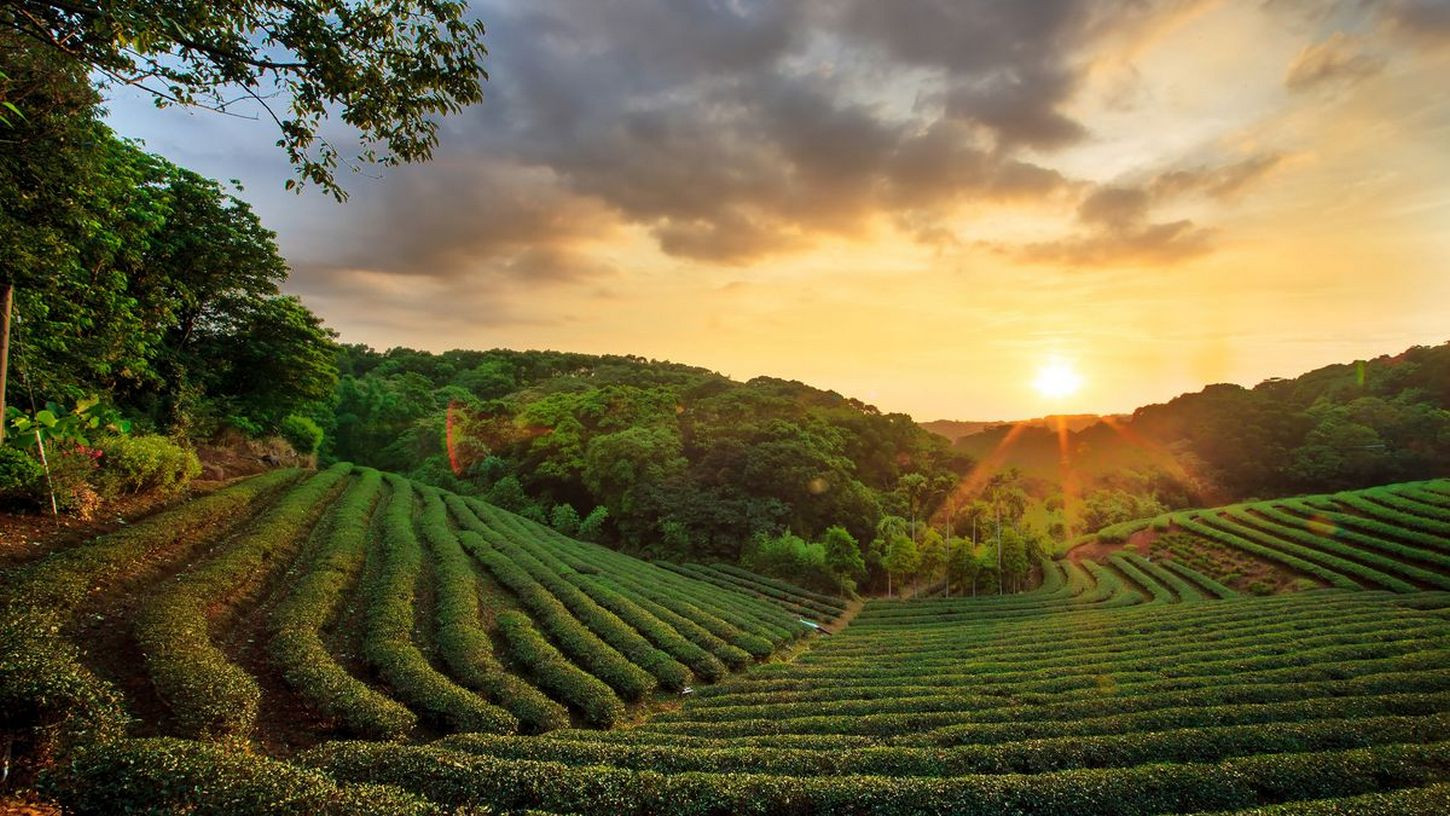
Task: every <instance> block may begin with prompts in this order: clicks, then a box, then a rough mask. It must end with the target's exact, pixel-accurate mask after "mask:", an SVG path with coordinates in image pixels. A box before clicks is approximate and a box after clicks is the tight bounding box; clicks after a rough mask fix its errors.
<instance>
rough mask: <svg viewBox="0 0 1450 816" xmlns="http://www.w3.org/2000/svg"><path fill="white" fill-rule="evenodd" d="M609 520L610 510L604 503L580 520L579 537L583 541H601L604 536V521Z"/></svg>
mask: <svg viewBox="0 0 1450 816" xmlns="http://www.w3.org/2000/svg"><path fill="white" fill-rule="evenodd" d="M608 520H609V511H608V510H606V509H605V508H604V505H602V504H601V505H599V506H598V507H595V508H594V509H593V510H590V511H589V515H587V516H585V517H584V520H583V521H581V522H579V538H580V540H581V541H592V542H594V543H596V544H597V543H599V542H600V541H601V540H602V539H603V538H604V523H605V522H606V521H608Z"/></svg>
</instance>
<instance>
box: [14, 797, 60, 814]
mask: <svg viewBox="0 0 1450 816" xmlns="http://www.w3.org/2000/svg"><path fill="white" fill-rule="evenodd" d="M60 814H61V810H60V808H59V807H58V806H56V805H53V804H50V803H49V802H42V801H40V800H39V799H36V798H35V797H34V794H31V793H29V792H26V793H24V794H21V795H16V796H0V816H60Z"/></svg>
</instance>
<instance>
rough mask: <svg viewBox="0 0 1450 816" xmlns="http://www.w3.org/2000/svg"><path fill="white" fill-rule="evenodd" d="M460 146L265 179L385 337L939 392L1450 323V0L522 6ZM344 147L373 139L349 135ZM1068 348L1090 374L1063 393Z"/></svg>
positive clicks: (273, 153)
mask: <svg viewBox="0 0 1450 816" xmlns="http://www.w3.org/2000/svg"><path fill="white" fill-rule="evenodd" d="M474 11H475V13H476V14H477V15H478V16H479V17H481V18H482V19H483V20H485V21H486V22H487V24H488V26H489V33H488V37H487V38H486V40H487V42H488V45H489V49H490V58H489V60H488V63H487V68H488V71H489V73H490V76H491V79H490V80H489V82H488V83H487V85H486V86H485V94H486V97H487V99H486V101H485V102H484V103H483V104H482V105H479V106H476V107H474V108H471V109H469V110H467V111H465V112H464V113H462V114H460V115H457V116H454V117H451V118H449V119H447V120H446V121H445V122H444V126H443V128H442V132H441V138H442V144H441V146H440V147H439V149H438V151H437V153H436V156H435V159H434V161H432V162H431V163H428V164H423V165H417V166H410V167H404V168H394V169H385V170H368V171H366V174H364V175H356V176H352V177H351V178H350V179H349V180H348V183H347V186H348V188H349V190H350V191H351V199H350V200H349V201H348V202H347V203H346V204H336V203H334V202H333V201H332V200H331V199H330V198H328V197H326V196H325V195H323V194H322V193H321V192H320V191H317V190H309V191H307V192H305V193H304V194H302V195H301V196H296V195H293V194H291V193H287V192H284V191H283V190H282V185H283V183H284V181H285V180H286V179H287V178H289V177H290V170H289V168H288V167H287V166H286V163H285V159H284V157H283V155H282V154H281V152H280V151H279V150H277V149H276V148H275V147H274V146H273V143H274V142H275V140H276V138H277V136H276V133H275V132H274V130H273V129H272V126H271V124H270V122H263V121H261V120H260V119H258V120H255V121H254V120H248V119H239V118H235V117H223V116H219V115H217V114H213V113H207V112H197V113H190V112H187V111H182V110H174V109H172V110H163V111H157V110H155V109H154V108H152V107H151V105H150V103H149V102H148V101H146V100H143V99H141V98H140V97H139V96H134V95H131V94H129V93H127V92H115V93H114V94H113V97H112V99H111V101H110V103H109V107H110V109H111V116H110V120H111V122H112V124H113V126H114V127H115V128H116V129H117V131H118V132H119V133H120V134H121V135H124V136H130V137H136V138H142V139H144V140H145V142H146V145H147V147H148V148H149V149H151V150H153V151H156V152H159V153H161V154H163V155H165V156H167V157H169V158H171V159H172V160H174V161H176V162H178V163H180V164H183V165H185V166H188V167H191V168H193V169H195V170H198V171H200V172H203V173H206V174H208V175H212V176H215V177H218V178H222V179H229V178H236V179H239V180H241V181H242V182H243V184H244V186H245V191H244V192H243V193H242V195H243V196H244V197H245V198H247V199H248V200H250V201H252V202H253V203H254V204H255V206H256V207H257V209H258V211H259V212H260V213H261V215H262V217H263V219H264V221H265V222H266V223H267V224H268V225H269V226H270V227H271V228H272V229H275V230H276V231H277V232H278V234H279V239H280V243H281V247H282V250H283V253H284V254H285V256H286V257H287V258H288V260H289V262H290V263H291V265H292V268H293V275H292V279H291V282H290V283H289V285H288V289H289V291H292V292H294V293H297V294H299V295H301V296H302V297H303V299H304V300H305V301H306V303H307V304H308V305H309V306H311V307H312V308H313V309H314V310H316V311H317V312H319V313H320V314H321V315H322V316H323V317H324V318H325V319H326V321H327V322H328V324H329V325H330V326H332V327H333V328H335V329H337V330H338V331H340V332H341V334H342V339H343V340H344V341H347V342H364V343H368V344H370V345H373V346H375V347H379V348H385V347H388V346H393V345H406V346H411V347H414V348H422V349H430V350H434V351H442V350H445V349H449V348H492V347H508V348H520V349H522V348H553V349H561V350H569V351H583V352H598V353H621V354H638V355H643V356H646V357H653V358H661V359H670V360H674V361H678V362H683V363H689V364H694V365H700V366H705V367H708V368H712V369H716V370H719V371H720V372H722V373H724V374H728V375H730V376H732V377H735V378H738V379H748V378H750V377H753V376H757V375H763V374H764V375H771V376H777V377H785V378H790V379H799V380H802V381H804V382H807V383H810V384H812V385H816V386H820V387H824V388H831V389H834V390H837V391H840V392H842V393H844V394H847V395H850V396H855V397H859V398H861V399H864V400H866V401H868V402H872V403H874V404H876V405H878V406H879V407H881V408H882V409H883V410H890V411H905V412H907V413H910V414H912V415H913V416H914V417H916V418H917V419H919V420H928V419H936V418H953V419H1006V418H1016V417H1027V416H1038V415H1041V414H1044V413H1048V412H1058V411H1062V412H1087V411H1101V412H1107V411H1123V410H1131V409H1132V408H1133V407H1135V406H1137V405H1140V404H1144V403H1149V402H1160V401H1163V400H1165V399H1168V398H1170V397H1172V396H1174V395H1176V394H1178V393H1180V392H1183V391H1191V390H1197V389H1199V388H1200V387H1202V386H1203V385H1204V384H1205V383H1209V382H1225V381H1227V382H1239V383H1243V384H1246V385H1251V384H1253V383H1255V382H1258V381H1259V380H1261V379H1263V378H1265V377H1269V376H1293V375H1296V374H1298V373H1301V372H1303V371H1305V370H1308V369H1310V368H1314V367H1317V366H1320V365H1323V364H1326V363H1331V362H1340V361H1347V360H1351V359H1354V358H1356V357H1366V356H1376V355H1379V354H1382V353H1393V352H1396V351H1400V350H1403V349H1404V348H1406V347H1408V346H1410V345H1415V344H1438V343H1442V342H1445V341H1446V340H1450V148H1447V146H1450V93H1447V90H1446V77H1450V0H1401V1H1400V2H1395V0H1386V1H1385V2H1343V3H1339V4H1332V3H1328V2H1308V1H1306V2H1296V1H1295V0H1263V2H1146V1H1145V2H1137V3H1120V2H1086V1H1074V0H1042V1H1041V2H1018V1H1017V0H1003V1H1002V2H985V0H983V1H981V2H945V0H892V2H882V1H881V0H849V1H847V2H825V0H803V1H802V2H777V1H776V0H708V1H707V0H696V1H693V2H683V1H682V0H613V1H612V2H602V1H601V0H513V1H512V2H504V0H495V1H494V2H486V3H475V4H474ZM335 136H336V137H337V139H338V140H339V141H342V142H346V141H348V140H349V137H348V135H347V132H346V131H345V130H342V129H339V130H337V131H336V133H335ZM1048 360H1059V361H1066V363H1067V364H1070V365H1071V366H1073V367H1074V368H1075V369H1076V371H1077V372H1079V373H1080V374H1081V376H1082V378H1083V380H1084V382H1083V386H1082V388H1081V390H1080V391H1078V393H1077V394H1075V395H1074V396H1072V397H1065V398H1062V399H1057V400H1051V399H1048V398H1046V397H1044V396H1042V395H1041V394H1040V393H1039V392H1038V391H1037V390H1034V388H1033V387H1032V382H1033V377H1034V374H1035V373H1036V372H1037V371H1038V370H1039V369H1040V368H1041V367H1042V366H1043V365H1044V364H1045V362H1046V361H1048Z"/></svg>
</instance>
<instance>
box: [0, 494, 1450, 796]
mask: <svg viewBox="0 0 1450 816" xmlns="http://www.w3.org/2000/svg"><path fill="white" fill-rule="evenodd" d="M1444 488H1445V485H1444V483H1430V484H1427V485H1418V486H1397V487H1396V488H1395V489H1394V491H1392V492H1393V494H1394V495H1393V496H1392V497H1383V496H1381V497H1380V498H1378V499H1371V498H1368V497H1366V496H1363V495H1361V494H1356V495H1353V496H1348V497H1332V498H1330V497H1325V498H1314V499H1310V500H1305V501H1303V502H1276V503H1272V506H1262V507H1261V506H1258V505H1255V506H1253V509H1246V510H1238V511H1237V515H1236V514H1235V512H1236V509H1235V508H1225V509H1222V510H1217V511H1203V512H1202V513H1199V514H1197V515H1196V516H1194V517H1189V516H1187V515H1180V517H1179V519H1178V520H1179V521H1180V522H1188V523H1193V524H1197V525H1199V526H1201V527H1202V528H1203V529H1205V530H1212V531H1216V532H1217V533H1218V534H1222V535H1233V536H1235V537H1239V538H1243V539H1244V540H1245V541H1251V539H1250V538H1249V535H1250V533H1251V532H1254V531H1256V533H1255V534H1258V535H1264V536H1267V535H1269V534H1271V533H1272V534H1273V535H1274V536H1276V537H1282V538H1277V540H1279V541H1281V542H1283V543H1286V544H1287V543H1293V544H1296V545H1297V546H1300V547H1303V548H1305V549H1306V550H1309V549H1312V550H1314V551H1315V553H1319V555H1314V554H1312V553H1310V554H1301V553H1296V552H1292V551H1290V550H1287V549H1282V548H1279V549H1276V550H1275V551H1276V552H1279V553H1280V554H1281V556H1285V557H1300V558H1302V559H1303V560H1304V561H1305V562H1306V563H1310V564H1316V565H1318V566H1319V567H1322V568H1324V569H1325V570H1326V572H1325V573H1324V574H1325V575H1326V576H1328V575H1338V576H1340V577H1347V576H1353V579H1352V580H1349V581H1348V582H1347V583H1345V582H1341V584H1342V588H1326V589H1321V590H1314V591H1309V592H1301V593H1295V594H1290V595H1283V596H1276V597H1272V598H1257V597H1251V596H1246V595H1243V594H1240V593H1237V592H1235V591H1234V590H1233V589H1232V588H1230V587H1229V586H1226V585H1225V584H1224V583H1223V582H1221V581H1218V580H1216V578H1215V577H1213V576H1210V575H1206V574H1204V573H1203V572H1202V571H1198V570H1194V569H1191V568H1190V567H1189V566H1187V565H1186V564H1185V563H1183V562H1182V561H1179V560H1165V559H1158V558H1154V559H1149V558H1145V557H1143V556H1142V555H1140V554H1139V553H1137V552H1133V551H1131V550H1128V551H1124V552H1120V553H1114V554H1113V555H1111V556H1110V557H1108V558H1106V559H1105V560H1104V561H1103V562H1102V563H1095V562H1093V561H1090V560H1083V561H1081V562H1072V561H1056V562H1045V563H1043V564H1042V565H1041V567H1042V568H1041V574H1042V582H1041V585H1040V586H1039V587H1038V588H1036V589H1035V590H1033V591H1031V592H1027V593H1023V594H1019V595H1005V596H991V597H982V598H976V599H972V598H954V599H914V600H910V601H880V600H877V601H870V602H868V603H867V605H866V606H865V608H864V610H862V611H861V612H860V614H859V615H858V616H857V617H855V618H854V620H853V621H852V623H851V624H850V625H849V626H848V627H847V628H846V629H845V630H844V631H843V632H841V633H839V634H836V635H834V636H832V637H830V638H822V639H816V640H813V641H811V643H810V646H809V648H803V649H791V650H789V652H788V654H789V655H790V657H789V659H787V660H784V661H775V662H767V663H765V664H764V665H756V663H757V661H760V660H763V659H766V658H770V657H771V656H772V655H774V654H776V653H777V650H779V649H781V647H785V646H789V645H791V644H792V643H794V642H795V641H796V639H797V638H799V637H801V636H802V635H803V634H805V633H807V632H809V631H811V628H810V627H808V626H805V625H803V624H802V623H801V622H800V619H801V618H807V619H815V620H822V621H825V620H829V619H830V618H831V617H833V614H832V613H833V612H836V611H838V610H839V609H840V608H841V602H840V601H839V600H838V599H833V598H830V597H829V596H824V595H819V594H816V593H810V592H807V591H805V590H803V589H800V588H799V587H793V586H790V585H789V584H785V583H782V582H777V581H772V580H770V579H766V578H763V577H762V576H758V575H753V574H751V573H748V572H745V571H743V570H739V569H737V568H734V567H730V566H728V565H716V566H713V567H701V566H696V565H670V566H669V568H668V569H665V568H661V567H659V566H655V565H652V564H648V563H645V562H642V561H639V560H637V559H634V558H630V557H628V556H625V555H622V554H620V553H617V552H614V551H611V550H608V549H606V548H603V547H598V546H595V545H591V544H585V543H582V542H578V541H574V540H572V539H568V538H566V537H564V536H562V535H559V534H558V533H556V532H554V531H552V530H550V529H548V528H545V527H541V526H539V525H536V524H533V523H532V522H529V521H527V520H525V519H522V518H520V517H517V516H514V515H512V514H509V513H506V512H503V511H500V510H498V509H496V508H493V507H490V506H488V505H486V504H483V503H481V502H477V501H475V500H472V499H468V498H464V497H460V496H456V495H452V494H448V493H444V492H441V491H438V490H436V489H433V488H429V487H423V486H419V485H415V484H412V483H410V482H408V481H407V480H405V479H402V478H399V477H396V476H392V475H386V474H380V473H377V472H374V471H371V470H366V469H354V468H351V467H349V466H347V465H339V466H337V467H334V468H331V469H329V470H326V471H323V472H321V473H317V474H312V475H308V474H303V473H300V472H297V471H282V472H277V473H273V474H269V475H267V476H264V477H260V478H258V479H254V480H251V481H247V482H243V483H240V484H238V485H235V486H233V487H230V488H227V489H225V490H222V491H219V492H218V493H215V494H213V495H211V496H209V497H207V498H204V499H201V500H198V501H195V502H192V503H190V504H187V505H183V506H182V507H180V508H177V509H176V510H174V511H170V512H168V513H166V514H163V515H160V516H156V517H153V518H152V519H150V520H148V521H146V522H143V523H140V524H137V525H135V526H133V527H130V528H127V529H124V530H123V531H121V532H118V533H116V534H113V535H111V536H107V537H105V538H102V539H99V540H97V541H96V542H94V543H93V544H90V545H86V546H81V547H76V548H73V549H70V550H66V551H63V552H59V553H57V554H55V555H54V556H52V557H50V558H48V559H45V560H43V561H40V562H38V563H35V564H33V565H31V566H29V567H26V568H23V569H21V570H18V571H16V572H14V573H12V574H10V575H7V576H6V582H5V589H4V590H3V596H0V599H3V611H4V612H5V616H4V618H3V620H0V646H3V647H4V650H3V657H0V711H3V712H4V715H3V717H4V719H3V726H4V728H5V729H6V730H7V732H10V733H12V734H20V735H21V743H20V745H19V747H20V750H21V753H22V755H28V756H43V755H44V752H45V751H46V750H49V749H53V748H60V749H63V753H62V754H61V755H60V758H61V760H62V764H61V765H60V766H59V767H58V768H57V770H56V772H55V773H53V774H51V775H50V777H49V778H48V779H49V781H48V782H47V783H46V784H45V787H44V789H45V790H46V791H47V792H48V793H50V794H51V795H53V796H55V797H57V798H58V799H60V800H61V801H62V802H64V803H65V804H66V805H67V806H68V807H70V808H71V809H72V811H73V812H75V813H81V814H87V813H96V814H100V813H116V812H143V811H144V812H188V813H213V814H250V813H295V814H308V816H312V815H313V814H323V813H377V814H383V813H387V814H405V813H419V814H440V815H441V814H444V813H454V812H475V810H474V809H478V810H482V811H486V812H522V811H529V812H535V813H560V814H563V813H571V814H609V816H617V815H618V814H654V813H690V814H721V815H722V816H723V814H814V813H842V814H867V813H870V814H918V813H920V814H927V813H931V814H938V813H1054V814H1055V813H1061V814H1092V813H1114V814H1152V813H1183V812H1209V811H1238V810H1252V811H1253V812H1265V813H1271V812H1283V813H1321V812H1322V813H1386V812H1394V813H1441V812H1446V809H1447V807H1450V593H1447V592H1442V591H1439V590H1436V589H1430V588H1429V587H1438V586H1439V585H1440V584H1439V583H1437V582H1436V581H1435V580H1434V579H1435V578H1437V577H1439V576H1443V575H1444V574H1446V570H1444V569H1443V566H1444V565H1443V564H1442V563H1441V562H1439V561H1436V560H1434V559H1430V560H1423V559H1422V560H1411V559H1410V558H1409V555H1408V549H1414V550H1415V551H1416V552H1421V553H1424V554H1427V555H1428V554H1434V553H1442V554H1443V553H1444V551H1445V549H1446V545H1445V541H1444V540H1443V539H1439V538H1437V534H1436V533H1433V532H1430V531H1429V530H1431V529H1433V524H1434V523H1437V522H1439V521H1441V520H1440V519H1437V518H1435V517H1434V511H1433V510H1429V509H1425V508H1436V507H1444V506H1446V503H1447V501H1450V492H1445V489H1444ZM1412 503H1413V505H1412ZM1359 505H1365V506H1359ZM1369 506H1372V507H1373V508H1374V512H1373V513H1372V512H1371V510H1370V509H1366V508H1367V507H1369ZM1296 507H1306V508H1310V509H1312V510H1313V511H1314V513H1315V514H1316V519H1315V520H1312V521H1311V520H1308V517H1307V516H1305V515H1303V514H1302V513H1299V512H1296V510H1295V509H1294V508H1296ZM1412 511H1414V512H1413V513H1412ZM1274 513H1282V514H1285V515H1286V516H1292V517H1294V518H1302V519H1306V522H1305V525H1301V526H1299V527H1295V526H1292V525H1291V524H1290V522H1289V520H1288V519H1287V518H1282V517H1276V516H1275V515H1273V514H1274ZM1375 513H1377V514H1378V515H1375ZM1395 513H1405V514H1410V515H1413V516H1414V518H1415V519H1420V520H1423V521H1424V522H1430V523H1431V526H1430V527H1427V528H1424V529H1417V528H1412V527H1411V526H1410V524H1409V523H1408V522H1406V521H1404V520H1401V521H1399V522H1396V521H1395V518H1396V517H1395V516H1394V515H1392V514H1395ZM1194 518H1198V519H1200V520H1198V521H1194ZM1326 521H1332V522H1333V523H1334V525H1335V527H1334V530H1336V531H1347V532H1351V533H1353V534H1354V536H1362V537H1364V538H1366V539H1374V540H1375V541H1378V542H1380V543H1381V544H1384V545H1391V544H1392V545H1394V546H1395V547H1401V548H1407V549H1406V550H1404V551H1399V550H1395V549H1393V548H1391V547H1389V546H1381V547H1378V548H1374V552H1376V553H1378V554H1380V555H1381V556H1383V558H1384V559H1386V560H1384V561H1381V562H1376V563H1374V564H1371V563H1370V561H1369V560H1366V559H1364V558H1363V557H1361V556H1358V555H1356V556H1354V557H1350V556H1349V555H1347V554H1343V553H1335V552H1332V551H1330V550H1324V549H1319V548H1317V546H1316V544H1315V542H1311V541H1310V540H1309V538H1308V537H1307V534H1306V536H1299V535H1298V534H1291V533H1290V530H1293V529H1302V530H1306V531H1309V532H1310V533H1313V534H1315V535H1323V534H1325V532H1326V529H1327V528H1324V527H1323V526H1322V525H1323V524H1324V523H1325V522H1326ZM1416 523H1417V524H1418V523H1420V522H1416ZM1391 524H1394V525H1395V529H1397V530H1401V531H1404V532H1405V533H1406V534H1405V535H1404V536H1400V535H1398V534H1397V535H1394V536H1391V535H1390V534H1389V533H1388V532H1387V530H1386V529H1384V528H1383V526H1382V525H1391ZM1230 525H1234V526H1232V527H1231V526H1230ZM1274 525H1281V526H1282V527H1283V529H1278V528H1277V527H1275V526H1274ZM1309 525H1321V526H1309ZM1184 529H1189V528H1188V527H1187V525H1186V524H1185V526H1184ZM1410 533H1419V534H1420V535H1421V536H1422V537H1419V538H1416V536H1415V535H1410ZM1334 541H1335V542H1336V543H1341V544H1343V543H1345V542H1352V541H1357V539H1355V538H1354V537H1353V536H1350V535H1347V534H1346V535H1342V536H1340V537H1338V538H1334ZM1437 542H1438V544H1439V546H1435V545H1436V543H1437ZM1262 546H1268V545H1267V544H1264V545H1262ZM1281 546H1282V545H1281ZM1346 546H1347V545H1346ZM1355 546H1357V547H1365V548H1366V551H1369V549H1370V545H1368V544H1367V543H1363V542H1360V543H1357V544H1355ZM1311 555H1312V556H1313V558H1311ZM1325 556H1333V557H1336V558H1340V559H1341V560H1342V561H1343V562H1344V563H1342V564H1341V563H1338V562H1335V561H1331V560H1327V559H1326V558H1325ZM1351 563H1352V564H1356V565H1359V566H1360V567H1364V568H1367V569H1374V570H1376V571H1377V572H1378V574H1379V575H1380V576H1383V578H1384V579H1385V580H1389V579H1393V580H1394V581H1399V582H1402V583H1403V584H1404V585H1399V584H1393V585H1389V584H1383V583H1382V584H1379V586H1380V588H1379V589H1376V588H1374V586H1372V585H1371V584H1372V583H1373V582H1372V581H1371V580H1370V579H1369V578H1367V577H1366V575H1369V573H1363V574H1361V573H1357V572H1344V571H1340V570H1342V569H1346V567H1345V565H1346V564H1351ZM1335 568H1338V569H1335ZM1415 570H1419V571H1420V572H1416V571H1415ZM1421 573H1424V574H1421ZM1323 580H1325V581H1326V582H1330V581H1329V578H1327V577H1326V578H1324V579H1323ZM1376 580H1379V579H1376ZM1351 589H1352V590H1353V591H1351ZM1386 590H1393V591H1386ZM138 647H139V648H140V652H139V653H140V654H141V655H142V657H143V658H144V659H143V660H141V661H139V662H138V661H136V660H133V659H131V655H133V654H136V653H137V652H136V649H137V648H138ZM747 668H748V669H750V670H749V671H748V672H745V673H734V674H732V672H738V671H739V670H741V669H747ZM702 684H704V685H702ZM686 691H688V692H690V693H687V694H684V695H683V696H681V692H686ZM128 713H129V714H131V715H135V716H136V717H137V718H138V719H135V720H129V719H128V717H127V714H128ZM601 729H603V730H601ZM340 736H348V737H356V738H361V739H360V740H358V741H333V742H328V741H326V740H328V739H331V738H335V737H340ZM1258 808H1268V810H1263V811H1260V810H1254V809H1258Z"/></svg>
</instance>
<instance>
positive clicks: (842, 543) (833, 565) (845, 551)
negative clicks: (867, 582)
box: [821, 525, 866, 595]
mask: <svg viewBox="0 0 1450 816" xmlns="http://www.w3.org/2000/svg"><path fill="white" fill-rule="evenodd" d="M821 541H822V543H823V544H824V545H825V548H826V568H827V569H828V570H830V572H831V575H832V576H834V577H835V579H836V581H837V586H838V587H839V591H840V592H841V594H842V595H845V594H847V593H848V592H850V591H851V590H853V589H855V587H856V582H857V581H859V580H861V579H863V578H865V577H866V561H865V559H863V558H862V557H861V545H860V544H858V543H856V539H855V537H854V536H852V535H851V533H850V532H848V531H847V530H846V528H845V527H842V526H840V525H836V526H833V527H830V528H828V529H827V530H826V534H825V536H824V537H823V538H822V540H821Z"/></svg>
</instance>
